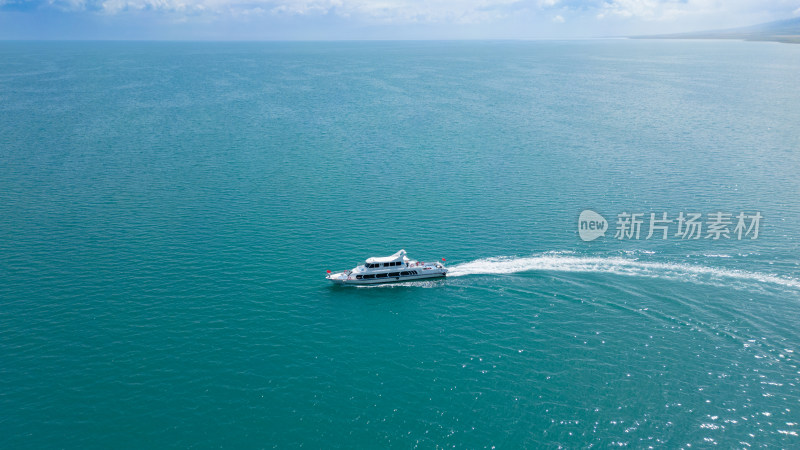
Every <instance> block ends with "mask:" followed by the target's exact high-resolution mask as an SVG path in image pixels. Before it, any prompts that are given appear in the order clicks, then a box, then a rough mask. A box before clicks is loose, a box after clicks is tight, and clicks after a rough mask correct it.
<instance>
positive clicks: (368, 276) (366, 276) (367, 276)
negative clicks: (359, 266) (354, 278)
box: [364, 275, 375, 280]
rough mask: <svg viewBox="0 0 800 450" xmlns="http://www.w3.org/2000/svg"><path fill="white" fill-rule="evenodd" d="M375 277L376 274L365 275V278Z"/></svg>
mask: <svg viewBox="0 0 800 450" xmlns="http://www.w3.org/2000/svg"><path fill="white" fill-rule="evenodd" d="M369 278H375V275H364V279H365V280H366V279H369Z"/></svg>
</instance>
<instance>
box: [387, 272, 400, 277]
mask: <svg viewBox="0 0 800 450" xmlns="http://www.w3.org/2000/svg"><path fill="white" fill-rule="evenodd" d="M389 276H390V277H399V276H400V272H392V273H390V274H389Z"/></svg>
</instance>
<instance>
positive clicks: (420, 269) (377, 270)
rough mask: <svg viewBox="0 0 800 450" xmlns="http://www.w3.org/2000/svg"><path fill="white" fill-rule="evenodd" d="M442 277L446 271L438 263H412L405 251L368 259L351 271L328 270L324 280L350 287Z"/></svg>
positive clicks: (445, 274)
mask: <svg viewBox="0 0 800 450" xmlns="http://www.w3.org/2000/svg"><path fill="white" fill-rule="evenodd" d="M442 261H444V258H442ZM444 276H447V269H446V268H445V267H444V265H442V263H440V262H439V261H436V262H432V263H426V262H421V261H414V260H412V259H408V256H406V251H405V250H400V251H399V252H397V253H395V254H394V255H392V256H386V257H382V258H369V259H367V261H366V262H365V263H364V264H363V265H361V266H358V267H356V268H355V269H353V270H345V271H344V272H338V273H331V271H330V270H329V271H328V275H327V276H326V277H325V278H327V279H328V280H330V281H332V282H334V283H336V284H343V285H351V284H378V283H396V282H398V281H414V280H421V279H425V278H437V277H444Z"/></svg>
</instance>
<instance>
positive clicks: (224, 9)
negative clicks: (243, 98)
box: [51, 0, 558, 23]
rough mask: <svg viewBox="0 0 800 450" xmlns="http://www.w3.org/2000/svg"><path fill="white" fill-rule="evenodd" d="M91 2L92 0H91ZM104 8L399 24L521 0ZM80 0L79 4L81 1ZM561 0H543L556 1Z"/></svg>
mask: <svg viewBox="0 0 800 450" xmlns="http://www.w3.org/2000/svg"><path fill="white" fill-rule="evenodd" d="M51 1H65V2H74V3H75V4H74V5H73V6H74V9H76V10H79V9H85V5H84V4H82V3H83V2H85V1H86V0H51ZM90 1H91V0H90ZM96 1H97V0H96ZM99 1H100V3H99V6H100V8H101V10H102V11H104V12H106V13H109V14H117V13H120V12H123V11H142V10H148V11H164V12H177V13H187V14H199V13H206V14H232V15H243V14H252V13H255V12H261V13H269V14H273V15H291V16H302V15H310V14H330V13H333V14H336V15H338V16H342V17H362V18H366V19H372V20H377V21H391V22H399V23H418V22H422V23H431V22H453V23H480V22H486V21H492V20H495V19H499V18H502V17H505V16H507V14H508V11H507V9H508V8H509V7H510V6H512V5H514V4H515V3H520V2H521V1H522V0H429V1H415V0H377V1H370V0H99ZM78 2H80V3H78ZM557 2H558V0H543V3H544V4H550V5H552V4H555V3H557Z"/></svg>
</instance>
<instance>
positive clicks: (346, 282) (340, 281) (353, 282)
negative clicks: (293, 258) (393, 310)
mask: <svg viewBox="0 0 800 450" xmlns="http://www.w3.org/2000/svg"><path fill="white" fill-rule="evenodd" d="M446 276H447V272H440V271H436V272H433V273H421V274H419V275H406V276H400V277H384V278H372V279H366V280H364V279H361V280H358V279H355V278H352V277H351V278H349V279H347V278H337V277H335V276H329V277H327V278H328V280H329V281H331V282H332V283H333V284H336V285H339V286H364V285H373V284H389V283H403V282H407V281H418V280H429V279H431V278H444V277H446Z"/></svg>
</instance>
